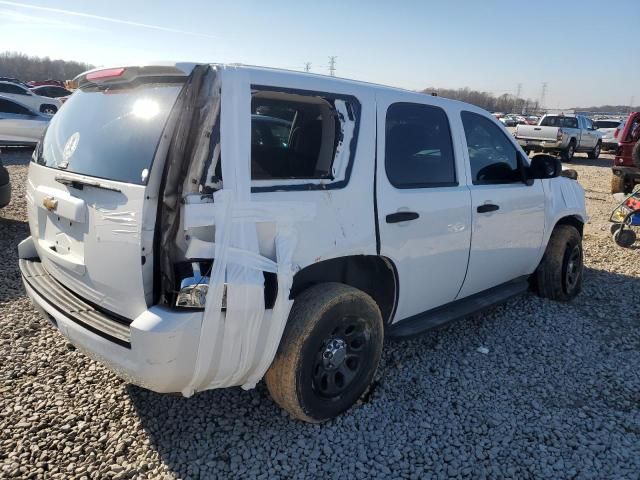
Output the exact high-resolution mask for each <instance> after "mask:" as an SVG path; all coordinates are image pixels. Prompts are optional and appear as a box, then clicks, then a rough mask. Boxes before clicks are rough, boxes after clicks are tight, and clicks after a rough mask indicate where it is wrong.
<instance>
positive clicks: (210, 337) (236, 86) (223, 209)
mask: <svg viewBox="0 0 640 480" xmlns="http://www.w3.org/2000/svg"><path fill="white" fill-rule="evenodd" d="M222 74H223V80H222V95H221V98H222V100H221V118H222V122H221V158H222V159H223V160H222V177H223V178H224V188H223V189H222V190H219V191H217V192H215V193H214V202H213V203H203V204H187V205H184V222H185V223H184V228H185V230H188V229H189V228H194V227H198V226H208V225H214V226H215V238H214V242H213V243H210V242H204V241H196V242H194V243H193V244H192V245H191V246H190V248H191V249H192V250H191V251H189V252H188V253H189V256H191V254H194V257H193V258H195V257H199V258H203V257H211V256H213V258H214V262H213V268H212V272H211V275H210V282H209V289H208V292H207V297H206V306H205V310H204V314H203V319H202V326H201V332H200V340H199V343H198V350H197V355H196V363H195V367H194V372H193V376H192V378H191V380H190V382H189V384H188V385H187V386H186V387H185V388H184V389H183V391H182V393H183V395H185V396H191V395H192V394H193V393H194V392H196V391H201V390H207V389H211V388H221V387H228V386H234V385H242V387H243V388H245V389H249V388H253V387H254V386H255V385H256V383H257V382H258V381H260V379H261V378H262V377H263V376H264V374H265V372H266V371H267V369H268V368H269V365H270V364H271V361H272V360H273V357H274V356H275V354H276V351H277V347H278V343H279V339H280V338H281V336H282V332H283V330H284V327H285V324H286V321H287V317H288V316H289V311H290V310H291V305H292V303H293V302H292V301H291V300H290V299H289V292H290V289H291V285H292V282H293V273H294V272H293V265H292V263H291V262H292V257H293V252H294V250H295V247H296V241H297V235H296V231H295V228H293V224H294V223H295V222H298V221H304V220H311V219H312V218H313V217H314V216H315V205H314V204H312V203H309V204H307V205H304V204H300V203H293V202H253V201H251V170H250V165H251V162H250V132H251V95H250V84H249V79H248V76H247V73H246V72H242V71H238V70H234V69H229V70H225V71H223V72H222ZM257 222H274V223H275V224H276V229H275V231H276V233H275V238H274V242H275V252H276V259H275V261H273V260H271V259H269V258H266V257H264V256H262V255H260V252H259V248H258V237H257V230H256V223H257ZM211 253H213V255H211ZM201 255H202V256H201ZM262 271H270V272H275V273H276V274H277V279H278V292H277V296H276V301H275V304H274V307H273V309H271V310H270V311H266V310H265V305H264V277H263V274H262ZM225 283H226V284H227V302H226V303H227V306H226V312H225V313H223V312H222V309H221V306H222V295H223V289H224V284H225Z"/></svg>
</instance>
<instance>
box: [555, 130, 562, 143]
mask: <svg viewBox="0 0 640 480" xmlns="http://www.w3.org/2000/svg"><path fill="white" fill-rule="evenodd" d="M562 135H564V132H563V131H562V129H561V128H559V129H558V134H557V135H556V140H558V141H560V140H562Z"/></svg>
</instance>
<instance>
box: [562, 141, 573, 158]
mask: <svg viewBox="0 0 640 480" xmlns="http://www.w3.org/2000/svg"><path fill="white" fill-rule="evenodd" d="M575 154H576V142H574V141H573V140H571V141H570V142H569V146H568V147H567V149H566V150H563V151H562V161H564V162H570V161H571V160H573V156H574V155H575Z"/></svg>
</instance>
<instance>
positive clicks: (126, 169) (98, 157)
mask: <svg viewBox="0 0 640 480" xmlns="http://www.w3.org/2000/svg"><path fill="white" fill-rule="evenodd" d="M181 88H182V86H181V85H177V84H145V85H142V86H139V87H137V88H127V89H117V90H114V89H107V90H99V89H82V90H77V91H76V93H75V94H74V95H72V96H71V97H70V99H69V101H67V102H66V103H65V104H64V106H63V107H62V108H61V109H60V111H59V112H58V113H57V114H56V115H55V116H54V117H53V119H52V120H51V123H50V125H49V128H48V129H47V133H46V135H45V137H44V140H43V143H42V148H41V151H40V155H39V156H38V159H37V162H38V163H39V164H41V165H46V166H47V167H51V168H56V169H60V170H64V171H67V172H74V173H80V174H83V175H89V176H92V177H99V178H104V179H109V180H115V181H119V182H126V183H135V184H144V183H146V179H147V176H148V174H149V169H150V168H151V163H152V161H153V157H154V155H155V151H156V147H157V145H158V142H159V140H160V135H161V134H162V130H163V129H164V125H165V123H166V121H167V118H168V116H169V112H170V111H171V108H172V106H173V104H174V103H175V100H176V98H177V96H178V93H179V92H180V89H181Z"/></svg>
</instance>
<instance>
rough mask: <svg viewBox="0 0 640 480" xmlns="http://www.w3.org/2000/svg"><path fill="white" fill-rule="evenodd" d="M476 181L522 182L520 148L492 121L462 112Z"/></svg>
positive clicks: (473, 175)
mask: <svg viewBox="0 0 640 480" xmlns="http://www.w3.org/2000/svg"><path fill="white" fill-rule="evenodd" d="M461 115H462V124H463V126H464V135H465V137H466V139H467V148H468V150H469V162H470V164H471V175H472V179H473V183H474V184H476V185H478V184H480V185H481V184H495V183H514V182H521V181H522V174H521V171H520V164H519V160H518V150H517V149H516V147H515V146H514V145H513V144H512V143H511V142H510V141H509V139H508V138H507V137H506V135H505V134H504V132H503V131H502V130H501V129H500V128H499V127H498V126H497V125H496V124H494V123H493V122H492V121H491V120H489V119H488V118H485V117H483V116H482V115H478V114H476V113H471V112H462V114H461Z"/></svg>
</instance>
